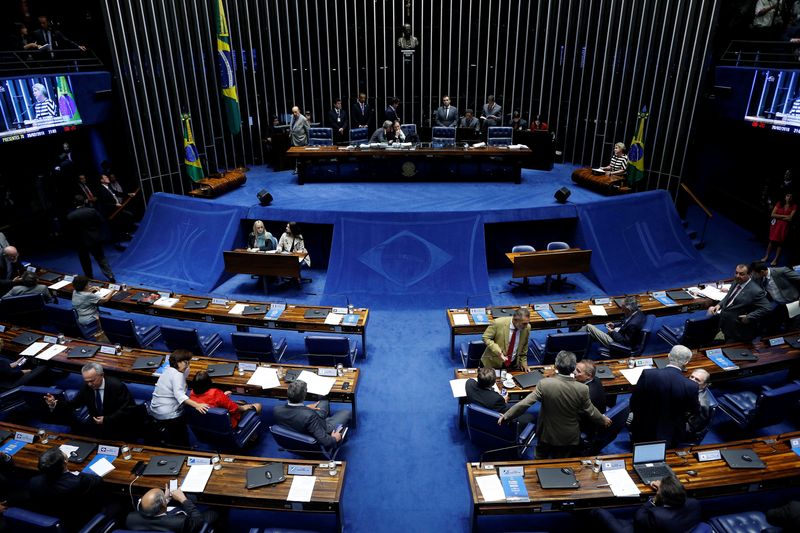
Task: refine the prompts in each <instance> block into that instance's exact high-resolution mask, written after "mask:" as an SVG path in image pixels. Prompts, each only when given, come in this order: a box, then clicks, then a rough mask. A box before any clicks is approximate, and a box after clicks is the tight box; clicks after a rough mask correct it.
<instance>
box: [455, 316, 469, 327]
mask: <svg viewBox="0 0 800 533" xmlns="http://www.w3.org/2000/svg"><path fill="white" fill-rule="evenodd" d="M453 325H454V326H469V315H468V314H466V313H453Z"/></svg>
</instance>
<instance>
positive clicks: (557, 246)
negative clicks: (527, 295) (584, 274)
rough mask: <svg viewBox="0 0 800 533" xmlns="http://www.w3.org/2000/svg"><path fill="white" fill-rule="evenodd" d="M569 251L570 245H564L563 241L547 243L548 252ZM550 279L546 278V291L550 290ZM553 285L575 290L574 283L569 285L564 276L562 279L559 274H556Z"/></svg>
mask: <svg viewBox="0 0 800 533" xmlns="http://www.w3.org/2000/svg"><path fill="white" fill-rule="evenodd" d="M569 249H570V245H569V244H567V243H565V242H564V241H553V242H549V243H547V250H548V251H553V250H569ZM550 278H551V277H550V276H547V281H546V283H547V288H548V290H549V289H550ZM555 283H556V285H558V286H559V287H572V288H573V289H574V288H575V284H574V283H569V282H568V281H567V277H566V276H564V277H562V276H561V274H557V275H556V281H555Z"/></svg>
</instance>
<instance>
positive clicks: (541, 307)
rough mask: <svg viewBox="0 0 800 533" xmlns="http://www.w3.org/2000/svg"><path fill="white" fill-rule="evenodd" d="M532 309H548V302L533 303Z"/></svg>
mask: <svg viewBox="0 0 800 533" xmlns="http://www.w3.org/2000/svg"><path fill="white" fill-rule="evenodd" d="M533 310H534V311H549V310H550V304H533Z"/></svg>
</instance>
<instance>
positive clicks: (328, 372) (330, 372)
mask: <svg viewBox="0 0 800 533" xmlns="http://www.w3.org/2000/svg"><path fill="white" fill-rule="evenodd" d="M317 375H319V376H326V377H330V378H335V377H336V369H335V368H320V369H318V370H317Z"/></svg>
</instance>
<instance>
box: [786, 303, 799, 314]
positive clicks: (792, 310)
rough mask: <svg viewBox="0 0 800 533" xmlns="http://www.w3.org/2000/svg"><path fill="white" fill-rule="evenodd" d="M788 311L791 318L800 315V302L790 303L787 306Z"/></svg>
mask: <svg viewBox="0 0 800 533" xmlns="http://www.w3.org/2000/svg"><path fill="white" fill-rule="evenodd" d="M786 311H787V312H788V313H789V318H794V317H796V316H797V315H800V302H789V303H788V304H786Z"/></svg>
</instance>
